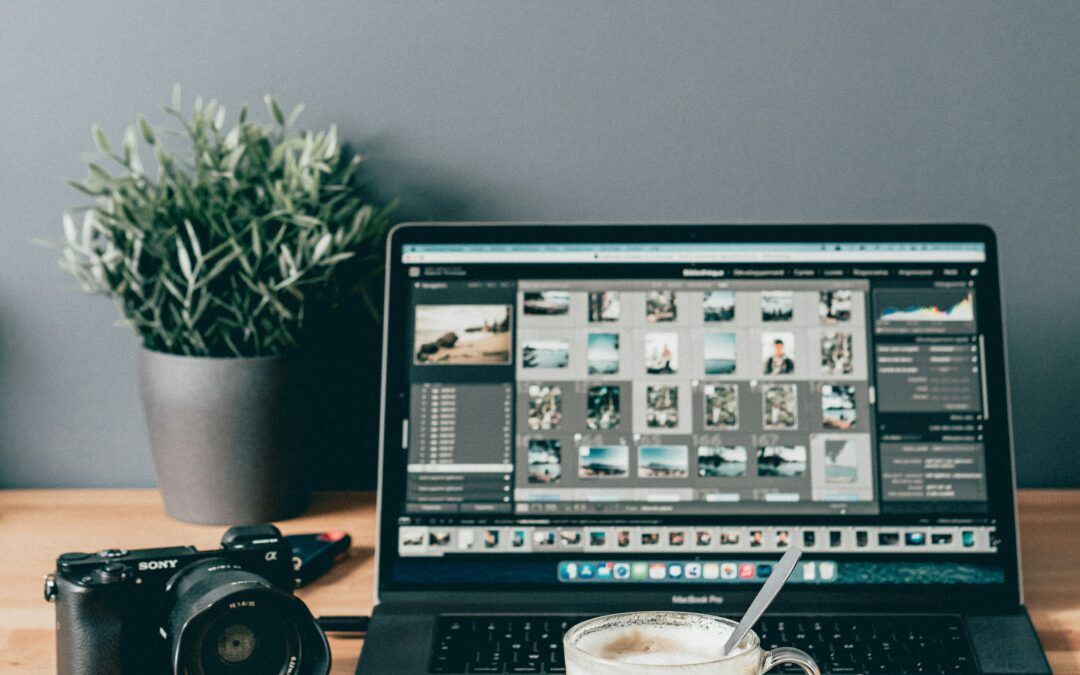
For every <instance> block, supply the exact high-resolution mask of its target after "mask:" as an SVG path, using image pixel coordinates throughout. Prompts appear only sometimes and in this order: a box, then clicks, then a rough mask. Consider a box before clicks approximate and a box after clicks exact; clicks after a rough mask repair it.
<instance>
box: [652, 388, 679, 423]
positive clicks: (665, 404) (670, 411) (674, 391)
mask: <svg viewBox="0 0 1080 675" xmlns="http://www.w3.org/2000/svg"><path fill="white" fill-rule="evenodd" d="M645 424H646V425H647V426H649V427H652V428H654V429H671V428H674V427H677V426H678V425H679V388H678V387H673V386H663V387H660V386H649V387H646V388H645Z"/></svg>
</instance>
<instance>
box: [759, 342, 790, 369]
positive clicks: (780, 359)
mask: <svg viewBox="0 0 1080 675" xmlns="http://www.w3.org/2000/svg"><path fill="white" fill-rule="evenodd" d="M761 358H762V359H764V360H765V365H764V367H763V368H762V371H763V372H764V373H765V374H766V375H790V374H791V373H794V372H795V334H794V333H762V334H761Z"/></svg>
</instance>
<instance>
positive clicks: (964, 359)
mask: <svg viewBox="0 0 1080 675" xmlns="http://www.w3.org/2000/svg"><path fill="white" fill-rule="evenodd" d="M402 255H403V258H402V262H404V263H405V266H404V268H403V269H404V270H405V273H407V275H408V282H407V283H408V286H409V289H408V301H407V303H406V307H405V311H406V312H407V318H406V321H407V325H408V329H407V331H406V335H405V340H406V341H407V342H406V344H407V345H408V349H409V364H408V366H407V367H406V377H407V382H408V404H407V407H406V415H407V416H406V418H405V419H404V420H403V421H402V428H401V445H400V447H391V448H387V452H400V453H403V454H404V456H405V457H406V458H407V460H406V472H405V483H406V485H405V489H404V492H403V503H402V504H401V506H400V508H401V516H400V518H399V521H398V522H399V527H398V542H397V548H398V553H399V556H400V561H399V563H398V564H396V566H395V572H394V573H395V576H397V577H398V578H399V579H400V580H403V581H424V580H432V579H436V578H437V579H440V580H450V581H466V582H467V581H477V582H493V581H494V582H522V581H529V582H541V583H543V582H549V583H559V584H593V585H597V584H600V585H602V584H619V583H634V582H637V583H642V584H647V583H665V584H671V583H678V584H694V583H697V582H700V583H703V584H705V583H722V582H727V583H740V582H742V583H748V582H750V581H751V580H757V582H758V583H760V579H761V578H763V577H764V576H767V575H768V573H769V572H770V571H771V565H770V564H769V563H770V561H775V560H776V559H777V557H778V556H779V554H780V553H781V552H782V551H783V549H784V548H786V547H787V546H792V545H795V546H799V547H801V548H802V549H803V550H804V552H805V556H804V559H803V562H802V563H800V567H799V569H798V570H797V571H796V574H795V575H793V578H792V582H793V583H808V584H905V583H907V584H960V583H963V584H979V583H1001V582H1003V581H1004V571H1003V570H1002V569H1001V566H1000V565H999V564H997V563H995V560H996V559H997V556H996V552H997V548H998V546H999V545H1000V542H999V540H998V536H997V533H996V530H995V521H994V519H993V517H992V515H991V513H990V510H989V508H988V503H987V492H988V489H987V480H986V459H985V443H986V440H985V438H984V422H986V416H987V415H988V404H987V391H986V373H985V371H984V363H985V349H986V345H985V342H984V336H983V334H982V333H981V332H980V321H979V318H980V317H979V314H980V312H979V302H980V283H981V282H983V278H981V277H980V275H979V272H980V268H981V266H982V265H983V264H984V263H985V261H986V260H985V251H984V247H983V245H982V244H978V243H952V244H880V243H875V244H852V243H844V244H839V243H828V244H822V243H813V244H760V245H754V244H694V245H681V244H641V245H637V244H597V245H582V244H577V245H567V244H550V245H545V244H486V245H464V244H462V245H448V244H443V245H406V246H405V247H404V249H403V254H402ZM988 313H989V314H990V315H992V316H996V313H995V311H994V310H993V309H992V308H990V311H989V312H988ZM410 562H411V563H412V564H410Z"/></svg>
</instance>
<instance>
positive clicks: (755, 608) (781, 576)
mask: <svg viewBox="0 0 1080 675" xmlns="http://www.w3.org/2000/svg"><path fill="white" fill-rule="evenodd" d="M800 557H802V550H801V549H798V548H795V547H794V546H793V547H791V548H789V549H788V550H787V553H785V554H784V556H783V557H782V558H780V562H778V563H776V567H774V568H773V571H772V574H770V575H769V578H768V579H766V580H765V585H763V586H762V587H761V590H760V591H758V594H757V597H755V598H754V601H753V602H751V603H750V608H749V609H747V610H746V614H744V615H743V618H742V621H740V622H739V625H738V626H736V627H735V632H734V633H732V634H731V637H730V638H728V641H727V642H726V643H724V653H725V654H730V653H731V650H733V649H735V647H736V646H738V644H739V643H740V642H742V639H743V638H744V637H745V636H746V634H747V633H748V632H750V629H751V628H753V627H754V624H755V623H757V622H758V619H760V618H761V615H762V614H764V613H765V610H766V609H768V608H769V605H770V604H772V601H773V600H774V599H775V598H776V595H777V594H778V593H779V592H780V589H781V588H783V587H784V582H786V581H787V580H788V577H790V576H791V573H792V572H794V571H795V565H796V564H798V562H799V558H800Z"/></svg>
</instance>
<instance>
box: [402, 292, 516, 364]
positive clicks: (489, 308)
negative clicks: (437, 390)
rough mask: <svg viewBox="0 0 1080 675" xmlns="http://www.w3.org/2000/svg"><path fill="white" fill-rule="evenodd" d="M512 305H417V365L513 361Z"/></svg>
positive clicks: (415, 360) (506, 362)
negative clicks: (511, 335) (511, 341)
mask: <svg viewBox="0 0 1080 675" xmlns="http://www.w3.org/2000/svg"><path fill="white" fill-rule="evenodd" d="M512 309H513V308H512V307H510V306H509V305H417V307H416V324H415V329H416V331H415V332H416V342H415V345H414V347H415V351H414V362H415V363H416V364H417V365H455V366H457V365H461V366H470V365H505V364H508V363H510V316H511V314H512Z"/></svg>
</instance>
